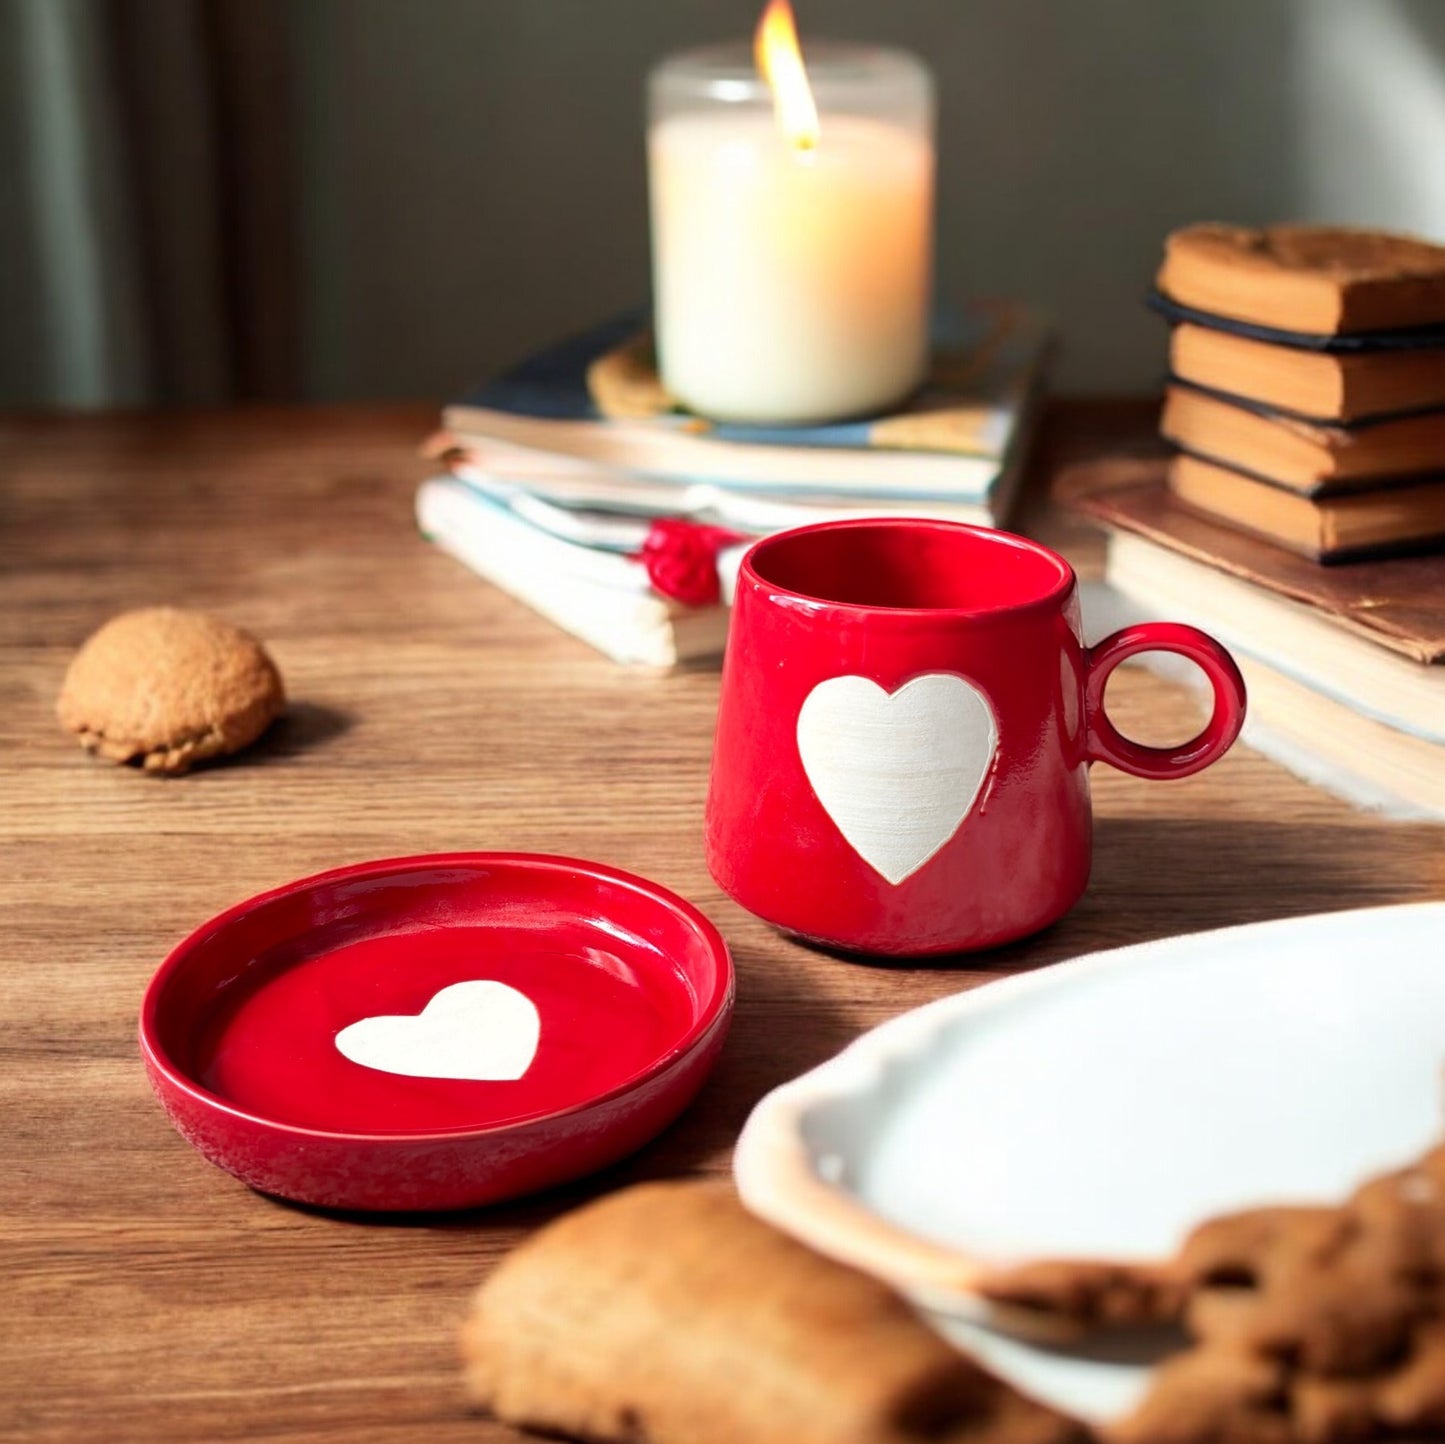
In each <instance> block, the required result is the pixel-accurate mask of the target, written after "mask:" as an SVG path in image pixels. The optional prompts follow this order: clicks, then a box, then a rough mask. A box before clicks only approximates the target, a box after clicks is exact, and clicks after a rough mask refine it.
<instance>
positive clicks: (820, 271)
mask: <svg viewBox="0 0 1445 1444" xmlns="http://www.w3.org/2000/svg"><path fill="white" fill-rule="evenodd" d="M756 50H757V64H756V67H755V66H754V65H753V64H752V63H751V62H749V60H748V59H747V57H746V55H745V53H744V52H742V51H740V50H739V49H738V48H737V47H725V48H721V49H713V50H701V51H694V52H691V53H689V54H686V55H680V56H675V57H673V58H672V59H670V60H667V61H664V62H663V64H662V65H660V66H659V67H658V68H657V69H656V70H655V71H654V72H653V76H652V81H651V125H650V129H649V135H648V173H649V182H650V190H651V203H652V264H653V303H654V310H655V322H656V328H657V345H658V355H659V362H660V366H661V371H662V378H663V381H664V382H665V384H666V385H667V388H668V390H669V391H671V392H672V394H673V395H674V396H676V397H677V398H678V399H679V400H680V401H681V402H682V403H683V404H684V405H685V406H687V407H688V408H689V409H691V410H694V411H697V412H698V413H700V414H701V415H704V416H710V417H715V418H717V419H719V420H730V421H753V422H765V423H778V424H787V423H797V424H802V423H809V422H818V421H827V420H834V419H838V418H841V417H847V416H861V415H867V414H869V413H872V412H877V411H879V410H880V409H882V408H884V407H887V406H889V405H891V404H893V403H895V402H897V401H899V400H901V399H902V398H903V397H904V396H906V395H907V394H908V392H910V391H911V390H912V389H913V388H914V387H915V386H917V384H918V383H919V381H920V380H922V378H923V374H924V371H925V369H926V366H927V361H928V312H929V297H930V283H931V270H932V234H933V168H934V167H933V93H932V84H931V82H930V80H929V76H928V72H927V71H926V70H925V69H924V67H923V66H922V64H921V63H920V62H919V61H917V60H915V59H914V58H913V57H911V56H908V55H904V54H902V53H900V52H897V51H889V50H878V49H872V48H865V47H861V46H847V45H839V44H834V45H824V46H819V47H817V48H816V49H814V47H812V46H810V47H809V50H808V68H807V70H806V72H805V70H804V68H803V64H802V59H801V57H800V54H799V51H798V48H797V40H796V36H795V34H794V33H793V28H792V17H791V14H790V13H789V12H788V10H787V3H786V0H772V3H771V4H770V5H769V7H768V10H767V12H765V14H764V17H763V21H762V23H761V24H760V25H759V27H758V36H757V42H756ZM810 80H811V82H812V83H811V87H810V85H809V81H810Z"/></svg>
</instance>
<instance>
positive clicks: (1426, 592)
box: [1057, 452, 1445, 665]
mask: <svg viewBox="0 0 1445 1444" xmlns="http://www.w3.org/2000/svg"><path fill="white" fill-rule="evenodd" d="M1166 466H1167V457H1165V456H1163V455H1161V454H1159V453H1158V452H1154V453H1152V454H1136V455H1114V456H1109V457H1103V458H1098V459H1095V460H1092V461H1088V462H1081V463H1079V464H1077V465H1075V466H1072V467H1069V468H1067V469H1066V470H1065V471H1064V472H1063V473H1062V474H1061V475H1060V477H1059V481H1058V488H1057V494H1058V496H1059V498H1060V500H1062V501H1064V502H1066V503H1067V504H1069V505H1071V506H1073V507H1074V508H1075V509H1076V510H1078V511H1081V512H1083V513H1084V514H1085V515H1086V516H1089V517H1091V518H1092V519H1093V520H1095V521H1097V522H1099V523H1100V524H1101V525H1103V526H1104V527H1105V528H1106V529H1107V530H1109V531H1111V532H1127V533H1130V534H1133V535H1136V536H1141V537H1144V538H1146V539H1148V540H1149V541H1152V542H1154V543H1156V544H1157V545H1159V546H1161V547H1163V548H1165V549H1166V550H1169V551H1172V552H1176V553H1178V554H1179V555H1181V556H1184V557H1188V558H1191V559H1192V560H1194V561H1197V562H1200V563H1202V564H1203V565H1205V566H1208V567H1211V568H1213V569H1214V570H1216V571H1220V572H1224V573H1226V574H1227V575H1229V576H1233V577H1237V578H1239V579H1240V580H1242V581H1245V582H1248V583H1249V584H1250V585H1251V586H1253V587H1256V588H1259V589H1261V590H1262V591H1263V592H1265V593H1269V594H1272V595H1273V596H1275V597H1281V598H1285V599H1288V600H1290V601H1293V602H1296V603H1298V604H1300V605H1301V606H1304V607H1306V608H1308V609H1310V610H1311V611H1312V612H1314V613H1315V614H1316V615H1318V616H1319V617H1322V618H1325V619H1327V620H1328V621H1330V622H1331V624H1333V625H1335V626H1338V627H1341V628H1344V629H1345V630H1346V631H1347V632H1349V633H1352V634H1353V635H1355V636H1358V637H1361V638H1363V639H1365V640H1366V641H1369V642H1371V643H1373V644H1375V645H1376V646H1380V647H1384V648H1386V649H1387V650H1389V651H1392V652H1397V653H1399V654H1400V655H1401V656H1403V657H1408V658H1411V659H1412V660H1414V661H1416V662H1420V663H1424V664H1427V665H1436V664H1440V663H1445V554H1441V553H1437V554H1435V555H1433V556H1417V557H1392V558H1389V559H1385V560H1378V561H1362V562H1356V563H1354V564H1353V565H1351V566H1348V567H1322V566H1319V565H1318V564H1316V563H1315V562H1311V561H1307V560H1306V559H1305V558H1303V557H1299V556H1295V555H1294V554H1292V553H1290V552H1287V551H1284V550H1282V549H1281V548H1280V547H1277V546H1274V545H1272V544H1271V543H1269V542H1266V541H1261V540H1260V539H1259V538H1257V537H1253V536H1249V535H1247V534H1246V533H1244V532H1240V531H1236V530H1234V529H1233V528H1230V527H1227V526H1223V525H1221V524H1220V523H1218V522H1214V521H1210V520H1208V519H1207V518H1205V517H1202V516H1198V515H1196V514H1195V513H1194V512H1192V511H1190V510H1189V509H1188V508H1187V507H1184V506H1182V505H1181V504H1180V503H1179V502H1178V501H1177V500H1176V499H1175V498H1174V497H1173V496H1171V495H1170V492H1169V488H1168V486H1167V484H1166V482H1165V469H1166Z"/></svg>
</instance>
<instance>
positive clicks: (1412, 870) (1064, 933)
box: [988, 817, 1433, 970]
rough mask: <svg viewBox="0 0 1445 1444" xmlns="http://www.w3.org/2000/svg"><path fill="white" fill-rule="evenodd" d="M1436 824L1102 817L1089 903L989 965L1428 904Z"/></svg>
mask: <svg viewBox="0 0 1445 1444" xmlns="http://www.w3.org/2000/svg"><path fill="white" fill-rule="evenodd" d="M1430 826H1431V825H1430V824H1408V823H1400V824H1396V825H1394V826H1392V827H1389V828H1381V827H1380V826H1378V825H1363V826H1359V827H1352V826H1349V825H1344V826H1340V825H1338V824H1330V825H1322V826H1321V825H1311V824H1305V823H1279V822H1269V821H1260V820H1229V819H1223V818H1149V817H1100V818H1096V819H1095V831H1094V868H1093V875H1092V877H1091V879H1090V881H1089V888H1088V891H1087V892H1086V893H1085V894H1084V896H1083V898H1082V899H1081V900H1080V902H1079V903H1078V905H1077V906H1076V907H1075V908H1074V910H1073V911H1072V912H1071V913H1069V915H1068V916H1067V917H1065V918H1064V919H1063V920H1062V921H1061V922H1059V923H1058V924H1057V925H1056V926H1055V927H1053V928H1051V929H1049V931H1048V932H1047V933H1044V934H1041V935H1040V936H1039V937H1037V938H1033V939H1027V940H1025V941H1024V942H1021V943H1015V944H1012V945H1011V946H1009V947H1007V948H1002V949H1000V950H999V951H998V952H996V953H994V954H991V955H989V959H988V965H989V966H991V967H997V968H1001V969H1009V970H1011V969H1014V968H1017V967H1036V966H1038V965H1039V964H1041V963H1048V962H1056V961H1058V960H1059V959H1061V958H1065V957H1073V956H1075V955H1077V954H1079V953H1084V952H1090V951H1093V950H1095V949H1098V948H1112V947H1122V946H1124V945H1126V944H1128V943H1139V942H1147V941H1149V940H1151V939H1154V938H1162V937H1172V936H1175V935H1177V934H1180V933H1191V932H1202V931H1205V930H1207V929H1210V928H1226V927H1235V926H1238V925H1241V924H1244V923H1256V922H1267V921H1268V920H1270V919H1271V918H1286V917H1298V916H1301V915H1303V914H1306V913H1316V912H1337V911H1339V910H1341V909H1344V908H1360V907H1379V906H1384V905H1385V904H1388V903H1397V902H1410V901H1417V900H1420V899H1423V898H1424V897H1425V896H1427V887H1426V885H1425V880H1424V879H1422V878H1421V877H1420V876H1419V875H1418V872H1417V869H1418V859H1419V857H1420V851H1421V849H1420V839H1421V837H1422V835H1424V831H1425V829H1427V828H1430ZM1432 830H1433V829H1432Z"/></svg>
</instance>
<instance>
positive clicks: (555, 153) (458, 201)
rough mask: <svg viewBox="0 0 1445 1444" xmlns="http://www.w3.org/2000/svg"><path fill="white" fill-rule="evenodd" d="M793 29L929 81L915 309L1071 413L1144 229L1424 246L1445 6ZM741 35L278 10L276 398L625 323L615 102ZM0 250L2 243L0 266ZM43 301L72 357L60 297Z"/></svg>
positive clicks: (628, 215) (1440, 156)
mask: <svg viewBox="0 0 1445 1444" xmlns="http://www.w3.org/2000/svg"><path fill="white" fill-rule="evenodd" d="M85 3H86V0H0V7H3V6H16V7H28V10H29V12H30V14H31V32H32V33H40V32H39V31H38V30H37V28H36V25H35V23H34V22H35V18H36V16H37V15H38V14H39V13H40V10H38V9H37V7H40V9H43V10H44V12H45V13H46V14H47V15H53V14H55V13H57V12H59V11H61V10H69V11H71V12H74V14H75V15H76V16H77V17H78V18H77V26H76V30H77V33H83V32H82V30H81V26H80V24H79V20H80V19H82V18H83V15H82V11H83V7H84V5H85ZM154 3H155V4H156V5H161V4H162V0H154ZM169 3H172V4H179V0H169ZM795 4H796V8H797V10H798V15H799V23H800V28H801V30H802V34H803V39H804V45H805V48H806V44H807V40H808V37H809V36H823V35H837V36H842V37H846V38H853V39H858V40H878V41H882V42H888V43H892V44H898V45H903V46H906V47H909V48H911V49H913V50H916V51H918V52H919V53H921V54H922V55H924V56H925V57H926V58H927V59H928V60H929V61H930V63H931V64H932V65H933V67H934V69H935V71H936V74H937V79H938V87H939V96H940V106H941V113H940V133H939V157H940V170H939V179H940V214H939V245H938V271H939V285H940V290H941V292H942V294H944V295H945V296H948V295H953V296H959V295H963V294H966V293H970V292H993V293H1000V294H1009V295H1017V296H1023V297H1029V298H1032V299H1034V300H1036V301H1038V302H1040V303H1042V304H1043V305H1045V306H1047V307H1048V308H1050V309H1051V310H1052V311H1053V312H1054V314H1055V315H1056V317H1057V318H1058V321H1059V323H1060V326H1061V328H1062V332H1063V337H1064V348H1063V351H1062V354H1061V358H1060V366H1059V371H1058V373H1057V374H1058V377H1059V381H1060V383H1061V384H1062V385H1063V386H1065V387H1068V388H1070V389H1073V390H1118V389H1124V390H1138V389H1144V388H1147V387H1150V386H1151V385H1153V384H1155V382H1156V381H1157V379H1158V376H1159V372H1160V365H1161V355H1162V346H1163V338H1162V333H1161V330H1160V328H1159V326H1158V324H1157V323H1156V322H1155V321H1153V319H1152V318H1151V317H1150V316H1149V315H1148V314H1147V313H1146V312H1145V311H1144V310H1143V309H1142V307H1141V304H1140V298H1141V296H1142V293H1143V291H1144V290H1145V288H1146V286H1147V284H1148V281H1149V278H1150V275H1151V273H1152V270H1153V267H1154V265H1155V262H1156V260H1157V256H1158V252H1159V245H1160V241H1161V238H1162V236H1163V235H1164V233H1165V232H1166V231H1167V230H1169V229H1170V228H1171V227H1173V226H1176V225H1179V224H1182V223H1185V222H1188V221H1192V220H1200V219H1227V220H1236V221H1241V222H1264V221H1269V220H1279V219H1319V220H1336V221H1346V222H1357V223H1362V224H1374V225H1383V226H1389V227H1395V228H1400V229H1406V230H1412V231H1416V232H1419V233H1422V234H1425V235H1428V236H1431V237H1434V238H1437V239H1445V0H795ZM759 7H760V0H289V3H288V4H286V6H285V8H284V21H283V25H284V44H285V46H286V49H287V66H288V69H289V71H290V74H291V76H292V77H293V80H294V83H295V87H296V92H297V94H298V96H299V113H298V114H297V115H296V116H295V118H294V120H293V121H292V122H291V125H292V128H293V131H294V133H293V134H291V135H290V136H289V138H288V143H289V148H290V154H291V157H292V162H293V166H294V180H293V182H292V188H293V204H292V214H291V217H290V222H289V223H290V225H291V226H292V227H293V228H294V232H295V246H294V251H295V256H296V265H297V268H298V271H299V274H298V276H297V285H296V287H295V288H294V289H295V296H296V306H297V311H298V314H297V316H296V318H295V322H296V324H295V330H296V333H297V336H298V340H297V342H296V348H297V351H298V353H299V354H298V355H297V357H296V365H295V368H294V374H295V378H296V380H295V383H294V389H295V391H296V394H298V395H299V396H301V397H303V398H318V399H332V398H351V397H358V398H368V397H387V396H408V397H421V396H435V397H440V396H444V395H447V394H449V393H452V392H454V391H455V390H457V389H458V388H460V387H462V386H464V385H466V384H467V383H469V382H470V381H471V380H473V379H474V378H476V377H477V376H478V375H479V374H482V373H484V372H487V371H489V370H491V369H493V368H495V367H496V366H499V365H502V364H505V363H506V362H507V361H509V360H512V359H515V358H516V357H517V356H518V355H519V354H521V353H524V352H525V351H527V350H529V349H530V348H532V347H534V346H536V345H537V344H539V343H541V342H543V341H546V340H548V339H550V338H553V337H555V336H557V335H559V334H561V333H564V332H566V331H568V330H570V329H573V328H576V327H580V326H584V325H586V324H588V323H589V322H591V321H592V320H594V319H596V318H598V317H600V316H602V315H604V314H606V313H608V312H610V311H612V310H615V309H617V308H619V307H623V306H627V305H631V304H633V303H635V302H636V301H637V300H639V299H640V298H641V297H643V296H644V295H645V294H646V289H647V229H646V204H645V175H644V169H643V149H642V126H643V113H642V86H643V78H644V75H645V73H646V71H647V68H648V66H649V65H650V64H651V63H652V62H653V61H654V60H655V59H657V58H658V57H659V56H661V55H662V54H664V53H666V52H668V51H670V50H672V49H675V48H678V47H682V46H686V45H691V44H696V43H700V42H704V41H708V40H714V39H722V38H728V37H734V36H743V35H746V34H747V33H749V32H750V30H751V28H752V26H753V24H754V22H755V20H756V17H757V12H758V9H759ZM157 13H160V12H159V11H157ZM0 48H3V47H0ZM12 63H13V62H12ZM4 70H5V67H3V66H0V75H3V73H4ZM43 90H44V87H43V86H40V87H37V91H38V92H43ZM0 99H3V96H0ZM21 120H22V122H23V117H22V118H21ZM32 139H33V138H32ZM27 143H29V142H27ZM3 153H4V147H3V146H0V156H3ZM47 165H48V163H47V164H42V165H38V166H37V167H36V168H35V174H36V175H37V176H38V177H39V178H40V181H41V182H45V181H46V179H47V176H49V177H51V178H53V177H54V175H55V174H56V172H55V171H54V170H53V168H51V169H49V170H47ZM101 169H102V170H103V167H101ZM9 179H10V177H7V176H0V180H7V181H8V180H9ZM6 189H7V188H6V187H4V186H0V198H3V196H4V195H5V194H6ZM4 232H5V221H4V218H3V217H0V263H3V262H4V260H5V234H4ZM102 248H103V242H102ZM47 256H48V253H47V252H44V251H43V250H42V252H41V260H42V262H44V261H45V260H46V259H47ZM0 269H3V265H0ZM17 274H18V273H17ZM44 289H45V288H44V287H37V286H32V285H30V284H29V283H26V284H25V285H20V284H19V283H18V282H17V283H16V285H15V286H14V287H12V291H13V292H14V293H15V294H14V295H12V297H11V303H10V304H11V305H12V307H13V309H14V311H15V313H16V315H17V316H18V317H19V320H20V321H21V322H24V323H25V324H24V325H19V324H16V325H9V326H8V327H7V329H9V331H10V333H11V335H12V336H18V335H21V334H37V333H36V329H35V328H36V327H37V326H38V327H40V328H41V329H43V327H44V325H45V318H44V316H43V315H42V316H41V318H40V320H38V321H37V320H36V318H35V316H34V315H32V314H30V312H29V310H27V309H26V308H31V307H33V306H34V305H39V304H42V303H44V301H45V296H44V294H42V293H43V292H44ZM53 289H54V290H55V291H56V293H57V294H58V295H59V296H60V297H61V299H62V300H63V302H64V304H65V305H66V306H67V307H69V308H70V315H69V321H68V322H67V324H69V325H71V326H73V327H78V328H82V329H83V325H84V322H85V317H84V315H79V316H77V315H76V314H75V310H76V308H77V307H78V306H82V305H83V304H86V302H85V300H84V296H83V295H82V294H80V293H78V292H75V290H74V288H72V287H69V286H66V285H61V286H58V287H55V288H53ZM3 290H4V288H3V286H0V292H3ZM77 296H78V297H79V299H77ZM103 299H104V298H103V297H102V300H103ZM97 304H99V303H97ZM4 345H5V342H4V339H3V337H0V351H3V347H4ZM0 359H3V356H0ZM10 360H11V362H12V363H13V362H14V361H15V358H14V357H11V358H10ZM28 374H29V373H28V372H27V369H26V367H25V365H24V364H11V365H9V366H8V369H7V368H6V367H0V400H7V399H8V400H11V401H14V400H17V399H18V400H26V399H31V400H33V399H37V397H36V396H35V395H29V396H27V394H26V390H25V388H26V384H27V375H28ZM7 386H8V388H9V395H8V396H7V395H6V387H7ZM57 398H58V399H71V400H81V401H85V400H95V399H102V400H104V399H123V400H124V399H142V400H143V399H145V392H144V389H143V388H139V389H138V388H137V387H135V386H134V385H129V386H128V384H127V379H126V377H125V376H124V375H121V376H119V377H112V378H111V379H110V380H108V381H105V382H104V384H100V383H97V384H96V385H95V386H93V387H91V389H90V390H88V391H86V390H80V389H74V388H72V393H71V394H68V395H67V394H66V392H65V378H64V376H62V377H61V382H60V384H59V385H58V387H53V388H52V394H51V395H50V397H49V399H57ZM40 399H45V398H44V397H41V398H40Z"/></svg>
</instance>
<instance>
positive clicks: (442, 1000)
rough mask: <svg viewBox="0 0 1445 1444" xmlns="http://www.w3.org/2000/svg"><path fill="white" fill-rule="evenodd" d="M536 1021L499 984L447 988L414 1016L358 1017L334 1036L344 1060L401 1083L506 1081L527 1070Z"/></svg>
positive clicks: (532, 1010)
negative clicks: (395, 1077) (417, 1080)
mask: <svg viewBox="0 0 1445 1444" xmlns="http://www.w3.org/2000/svg"><path fill="white" fill-rule="evenodd" d="M541 1033H542V1019H541V1016H540V1015H539V1014H538V1012H537V1005H536V1004H535V1003H533V1001H532V1000H531V999H530V998H529V997H528V996H527V995H526V994H525V993H520V992H518V991H517V989H516V988H513V987H510V986H508V984H506V983H498V982H491V981H481V980H478V981H475V982H467V983H453V984H451V986H450V987H446V988H443V989H442V990H441V991H440V992H439V993H436V994H435V995H434V996H433V997H432V1000H431V1001H430V1002H429V1003H428V1004H427V1005H426V1007H424V1008H423V1009H422V1010H421V1012H420V1013H416V1014H410V1013H383V1014H379V1015H378V1016H377V1017H375V1018H362V1019H361V1020H360V1022H357V1023H352V1024H351V1025H350V1026H348V1027H345V1028H343V1029H342V1030H341V1031H340V1032H339V1033H338V1034H337V1035H336V1047H337V1049H338V1051H339V1052H340V1053H341V1054H342V1055H343V1057H346V1058H349V1059H350V1060H351V1061H352V1062H353V1063H359V1064H361V1066H362V1067H363V1068H375V1069H377V1070H378V1071H379V1072H382V1073H399V1074H401V1075H402V1076H404V1077H407V1078H457V1079H465V1080H467V1081H469V1082H473V1083H510V1082H514V1081H515V1080H516V1079H518V1078H520V1077H521V1076H522V1075H523V1074H524V1073H525V1072H526V1071H527V1069H528V1068H530V1067H531V1066H532V1059H533V1058H535V1057H536V1056H537V1042H538V1039H539V1038H540V1037H541Z"/></svg>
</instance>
